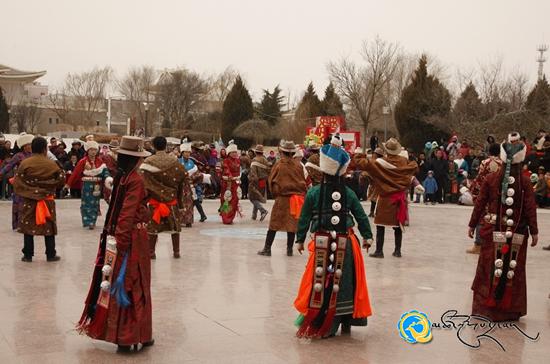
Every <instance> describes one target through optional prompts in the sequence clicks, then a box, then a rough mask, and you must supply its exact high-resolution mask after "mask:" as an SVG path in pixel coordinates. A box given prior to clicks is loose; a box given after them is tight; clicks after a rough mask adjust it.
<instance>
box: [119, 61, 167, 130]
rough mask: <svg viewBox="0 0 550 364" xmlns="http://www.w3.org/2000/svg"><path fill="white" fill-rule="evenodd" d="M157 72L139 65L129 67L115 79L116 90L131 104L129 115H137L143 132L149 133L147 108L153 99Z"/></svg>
mask: <svg viewBox="0 0 550 364" xmlns="http://www.w3.org/2000/svg"><path fill="white" fill-rule="evenodd" d="M156 78H157V73H156V71H155V69H154V68H153V67H150V66H141V67H139V68H138V67H134V68H131V69H130V70H129V71H128V72H127V73H126V75H125V76H124V77H123V78H122V79H120V80H118V81H117V88H118V91H119V92H120V93H121V94H122V95H123V96H124V98H125V99H126V100H128V101H129V102H130V103H131V105H132V109H131V116H132V117H138V118H139V121H140V125H143V126H144V128H145V129H147V130H145V134H146V135H149V130H151V129H150V128H149V125H148V124H149V122H148V120H147V119H148V116H149V115H148V109H149V106H148V105H149V104H150V103H152V102H153V101H154V94H153V92H154V88H155V82H156Z"/></svg>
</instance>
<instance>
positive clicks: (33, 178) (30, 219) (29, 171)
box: [13, 154, 65, 236]
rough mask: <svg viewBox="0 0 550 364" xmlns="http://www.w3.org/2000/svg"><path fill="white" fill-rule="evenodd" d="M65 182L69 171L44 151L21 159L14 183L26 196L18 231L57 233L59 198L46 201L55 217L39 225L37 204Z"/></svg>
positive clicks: (32, 233) (52, 194)
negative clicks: (56, 208)
mask: <svg viewBox="0 0 550 364" xmlns="http://www.w3.org/2000/svg"><path fill="white" fill-rule="evenodd" d="M64 183H65V172H64V171H63V170H62V169H61V168H60V167H59V166H58V165H57V163H55V162H53V161H51V160H50V159H48V157H46V156H45V155H43V154H33V155H32V156H31V157H29V158H27V159H25V160H24V161H23V162H21V165H20V166H19V168H18V169H17V172H16V174H15V179H14V183H13V188H14V191H15V193H16V194H17V195H18V196H21V197H22V198H23V203H22V205H21V207H20V210H19V226H18V230H17V231H18V232H20V233H22V234H26V235H45V236H51V235H57V220H56V215H55V201H54V200H53V199H51V200H46V205H47V207H48V210H49V212H50V214H51V217H50V218H48V219H46V223H45V224H43V225H37V224H36V205H37V203H38V201H39V200H44V199H45V198H46V197H48V196H55V190H56V189H57V188H61V187H63V184H64Z"/></svg>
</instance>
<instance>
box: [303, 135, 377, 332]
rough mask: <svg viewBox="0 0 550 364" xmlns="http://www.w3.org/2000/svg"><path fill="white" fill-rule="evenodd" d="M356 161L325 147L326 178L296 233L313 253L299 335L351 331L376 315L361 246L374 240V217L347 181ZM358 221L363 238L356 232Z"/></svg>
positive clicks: (305, 209) (308, 203)
mask: <svg viewBox="0 0 550 364" xmlns="http://www.w3.org/2000/svg"><path fill="white" fill-rule="evenodd" d="M349 164H350V157H349V155H348V153H347V152H346V151H345V150H344V149H343V148H341V147H340V146H334V145H331V144H327V145H324V146H323V147H322V148H321V154H320V168H321V170H322V171H323V178H322V181H321V183H320V184H319V185H317V186H314V187H312V188H311V189H310V190H309V191H308V192H307V195H306V198H305V201H304V205H303V207H302V212H301V214H300V219H299V221H298V230H297V234H296V245H297V250H298V252H299V253H300V254H302V252H303V251H304V250H305V246H304V245H305V242H306V238H307V235H308V233H310V234H312V236H313V240H312V241H310V242H309V244H308V247H307V249H308V251H309V259H308V263H307V265H306V269H305V272H304V274H303V277H302V280H301V284H300V288H299V291H298V296H297V298H296V300H295V301H294V306H295V308H296V309H297V310H298V312H299V313H300V315H299V317H298V319H297V320H296V324H297V326H298V333H297V336H298V337H305V338H327V337H332V336H335V335H336V333H337V332H338V330H339V328H340V327H341V334H342V335H349V334H350V333H351V326H366V325H367V318H368V317H369V316H371V314H372V309H371V306H370V299H369V292H368V288H367V278H366V275H365V266H364V262H363V254H362V252H361V246H362V247H363V248H365V249H367V250H368V248H369V247H370V246H371V243H372V232H371V229H370V224H369V219H368V217H367V215H366V214H365V211H364V210H363V207H362V206H361V203H360V202H359V199H358V198H357V196H356V194H355V192H353V190H352V189H351V188H349V187H347V186H345V183H344V177H343V176H344V174H345V173H346V169H347V167H348V165H349ZM354 226H357V228H358V230H359V232H360V234H361V237H362V238H363V243H362V244H361V243H360V241H359V239H358V237H357V236H356V235H355V233H354V229H353V228H354Z"/></svg>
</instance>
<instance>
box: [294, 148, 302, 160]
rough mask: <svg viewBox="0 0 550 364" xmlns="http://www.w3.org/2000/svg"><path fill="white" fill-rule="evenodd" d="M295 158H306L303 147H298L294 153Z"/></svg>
mask: <svg viewBox="0 0 550 364" xmlns="http://www.w3.org/2000/svg"><path fill="white" fill-rule="evenodd" d="M294 158H300V159H302V158H304V152H303V151H302V150H301V149H297V150H296V153H294Z"/></svg>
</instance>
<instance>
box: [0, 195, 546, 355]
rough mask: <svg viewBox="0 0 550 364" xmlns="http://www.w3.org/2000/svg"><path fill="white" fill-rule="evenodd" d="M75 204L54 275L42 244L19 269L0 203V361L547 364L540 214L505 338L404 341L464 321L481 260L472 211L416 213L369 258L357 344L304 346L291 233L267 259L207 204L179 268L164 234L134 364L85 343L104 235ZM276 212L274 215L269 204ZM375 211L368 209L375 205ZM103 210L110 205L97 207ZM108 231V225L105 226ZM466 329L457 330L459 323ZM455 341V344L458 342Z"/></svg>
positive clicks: (261, 233)
mask: <svg viewBox="0 0 550 364" xmlns="http://www.w3.org/2000/svg"><path fill="white" fill-rule="evenodd" d="M79 205H80V202H79V201H75V200H61V201H58V205H57V206H58V222H59V223H58V227H59V235H58V239H57V243H58V245H57V250H58V254H59V255H61V257H62V260H61V261H60V262H58V263H47V262H46V260H45V256H44V255H43V252H44V244H43V239H42V238H41V237H39V238H37V241H36V248H35V250H36V253H35V257H34V262H33V263H32V264H28V263H23V262H21V261H20V258H21V253H20V249H21V246H22V236H21V235H19V234H17V233H14V232H12V231H11V229H10V219H11V204H10V203H8V202H2V203H0V222H1V224H0V241H1V244H2V247H3V250H2V254H1V255H0V277H1V278H0V323H1V324H0V363H6V364H7V363H40V364H46V363H77V362H82V363H125V362H132V363H262V364H263V363H265V364H268V363H335V362H339V363H347V364H351V363H387V364H389V363H520V362H523V363H548V362H549V358H550V299H548V294H549V292H550V280H549V278H550V252H546V251H543V250H542V245H546V244H548V242H550V214H549V213H550V211H540V212H539V226H540V237H541V242H540V244H539V246H537V247H536V248H529V251H528V253H529V254H528V260H527V263H528V267H527V282H528V284H527V287H528V315H527V316H526V317H524V318H522V319H521V320H520V323H519V327H520V328H521V329H522V330H523V331H524V332H525V333H526V334H527V335H530V336H535V335H536V334H537V333H540V338H539V339H538V341H536V342H532V341H530V340H529V339H527V338H526V337H524V336H523V335H522V334H521V333H520V332H519V331H518V330H516V329H514V328H499V329H495V330H493V331H492V332H491V333H490V335H489V334H488V336H491V337H493V338H494V339H495V340H496V341H498V342H500V344H501V345H502V346H503V347H504V349H505V350H506V352H504V351H503V350H502V349H501V348H500V347H499V346H498V345H497V343H496V342H494V341H492V340H491V339H489V338H488V337H486V338H483V339H481V347H480V348H478V349H472V348H469V347H468V346H466V345H465V344H464V343H461V341H460V340H459V337H460V338H461V339H462V340H463V341H465V342H466V343H469V344H471V345H475V344H476V342H477V339H476V336H477V335H479V334H481V333H482V332H480V331H479V330H478V331H476V332H475V333H474V331H473V329H472V328H471V327H470V328H464V329H463V330H462V331H461V332H457V330H455V329H436V328H434V329H433V340H432V342H430V343H428V344H415V345H411V344H408V343H406V342H405V341H404V340H403V339H401V338H400V337H399V334H398V331H397V329H396V324H397V321H398V320H399V318H400V316H401V315H402V314H403V313H404V312H405V311H409V310H412V309H417V310H419V311H422V312H425V313H426V314H427V315H428V317H429V318H430V320H431V321H432V322H439V321H440V318H441V315H442V314H443V313H444V312H446V311H447V310H450V309H455V310H457V311H458V313H460V314H469V313H470V309H471V297H472V295H471V291H470V285H471V283H472V279H473V276H474V272H475V267H476V262H477V256H473V255H467V254H465V253H464V250H465V249H466V248H467V247H468V246H469V245H470V244H471V241H469V240H468V239H467V238H466V231H467V228H466V224H467V221H468V218H469V213H470V208H467V207H459V206H447V205H444V206H435V207H432V206H424V205H422V206H417V205H415V206H413V207H412V209H411V226H410V228H409V229H408V230H407V231H406V233H405V235H404V243H403V258H401V259H398V258H394V257H392V256H391V252H392V250H393V237H392V234H391V233H389V232H387V233H386V239H387V241H386V247H385V254H386V258H385V259H373V258H368V257H366V258H365V264H366V271H367V280H368V288H369V293H370V297H371V303H372V307H373V311H374V314H373V316H372V317H371V318H369V325H368V326H367V327H354V328H352V334H351V336H342V337H340V336H337V337H336V338H333V339H330V340H316V341H309V340H300V339H297V338H296V337H295V332H296V328H295V327H294V326H293V321H294V319H295V318H296V316H297V313H296V311H295V310H294V308H293V305H292V304H293V300H294V297H295V294H296V292H297V287H298V283H299V281H300V278H301V274H302V271H303V268H304V266H305V263H306V256H300V255H299V254H295V255H294V256H293V257H290V258H289V257H287V256H286V251H285V248H286V246H285V242H286V234H284V233H279V235H278V236H277V240H276V241H275V244H274V247H273V256H272V257H271V258H266V257H261V256H258V255H256V251H257V250H259V249H260V248H262V246H263V240H264V237H265V232H266V230H267V221H265V222H253V221H251V220H250V212H251V205H250V203H249V202H248V201H243V202H242V207H243V210H244V211H243V213H244V216H243V218H241V219H239V218H237V219H236V220H235V221H236V222H235V224H234V225H232V226H224V225H222V224H221V223H220V219H219V218H218V216H217V215H216V210H217V208H218V203H217V201H205V204H204V205H205V208H206V211H207V213H208V221H207V222H205V223H203V224H201V223H198V222H197V223H196V224H195V225H194V226H193V228H191V229H184V231H183V233H182V258H181V259H179V260H175V259H173V258H172V257H171V244H170V241H169V236H161V238H160V241H159V244H158V245H157V259H156V261H153V262H152V298H153V334H154V337H155V339H156V344H155V346H153V347H151V348H148V349H146V350H144V351H143V352H141V353H139V354H135V355H120V354H116V346H115V345H112V344H108V343H104V342H99V341H93V340H91V339H89V338H88V337H85V336H79V335H78V333H77V332H76V331H75V330H74V325H75V323H76V322H77V321H78V319H79V318H80V315H81V312H82V309H83V301H84V299H85V296H86V293H87V290H88V286H89V283H90V278H91V272H92V265H93V262H94V259H95V256H96V252H97V245H98V238H99V233H100V231H99V230H95V231H89V230H84V229H83V228H81V223H80V213H79ZM269 207H271V203H270V204H269ZM367 207H368V206H367ZM102 210H103V212H105V211H106V209H105V206H103V208H102ZM100 219H101V221H102V218H100ZM458 322H459V321H456V323H458ZM457 333H458V337H457Z"/></svg>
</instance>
